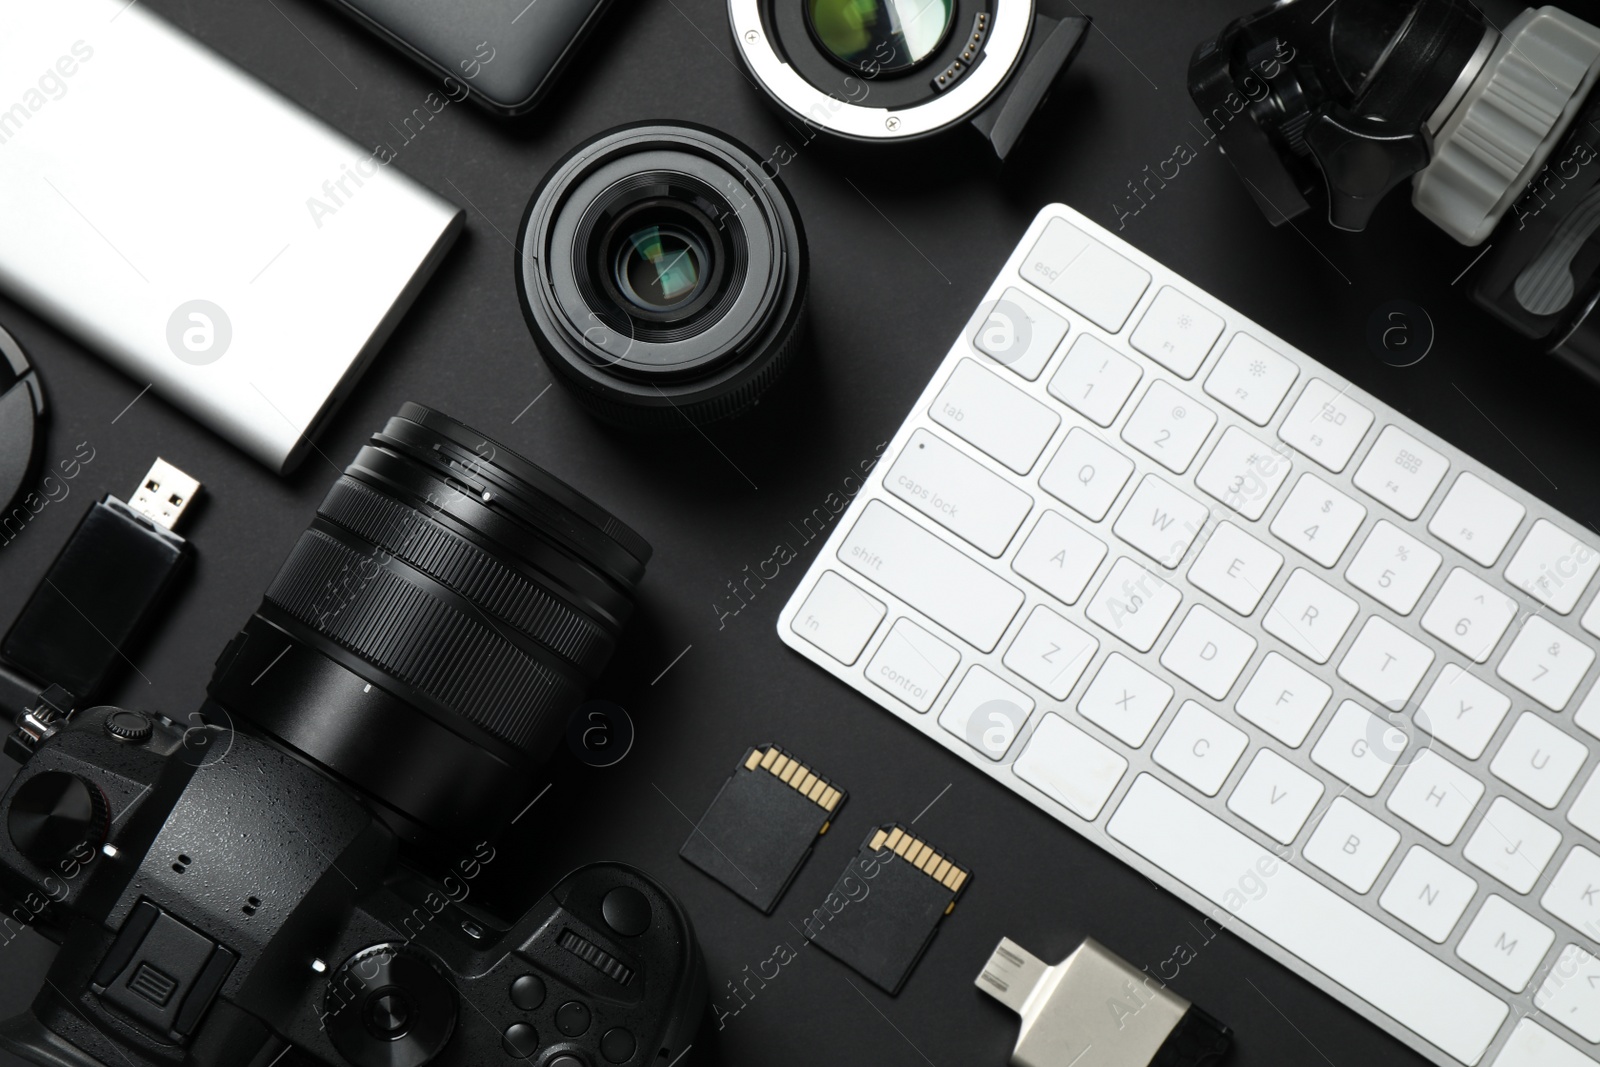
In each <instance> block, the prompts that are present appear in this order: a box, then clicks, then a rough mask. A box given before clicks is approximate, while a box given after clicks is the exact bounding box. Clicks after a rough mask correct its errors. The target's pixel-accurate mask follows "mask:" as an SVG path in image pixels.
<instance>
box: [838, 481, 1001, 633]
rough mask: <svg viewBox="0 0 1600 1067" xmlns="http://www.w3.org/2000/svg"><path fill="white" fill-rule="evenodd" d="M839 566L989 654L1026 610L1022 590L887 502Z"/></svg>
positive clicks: (859, 530) (860, 528)
mask: <svg viewBox="0 0 1600 1067" xmlns="http://www.w3.org/2000/svg"><path fill="white" fill-rule="evenodd" d="M839 561H840V562H841V563H843V564H844V565H845V566H847V567H850V568H851V569H852V570H854V571H856V572H858V573H860V574H863V575H865V576H866V577H868V578H870V579H871V580H872V581H874V582H876V583H877V584H878V585H879V586H880V587H882V588H883V589H885V590H887V591H888V592H890V593H893V594H894V595H895V596H897V597H899V598H900V599H901V600H903V601H905V602H906V603H907V604H910V605H911V606H912V607H914V608H916V609H917V610H918V611H921V612H922V613H923V614H925V615H927V616H928V617H929V618H930V619H932V620H933V621H934V622H936V623H938V624H939V625H940V626H943V627H944V628H945V629H947V630H949V631H950V632H951V633H953V634H955V635H956V636H957V637H960V638H961V639H962V640H964V641H968V642H970V643H971V644H972V645H973V647H975V648H977V649H979V650H981V651H983V652H993V651H994V647H995V645H997V644H999V643H1000V636H1001V635H1002V634H1004V633H1005V632H1006V627H1007V626H1009V625H1010V624H1011V620H1012V619H1013V618H1014V617H1015V616H1016V614H1017V609H1018V608H1020V607H1021V606H1022V599H1023V597H1022V591H1021V590H1020V589H1018V588H1016V587H1015V586H1013V585H1011V584H1010V583H1008V582H1006V581H1005V580H1004V579H1002V578H1000V577H999V576H997V575H995V574H994V573H993V572H992V571H990V570H988V569H987V568H985V567H984V566H983V565H982V564H980V563H978V562H977V561H975V560H973V559H972V558H971V557H969V556H967V555H966V554H965V553H963V552H961V551H959V550H957V549H955V548H952V547H951V546H950V545H948V544H946V543H945V542H944V541H942V540H940V539H939V538H938V537H937V536H935V535H934V534H931V533H929V532H928V531H927V530H925V529H923V528H922V527H921V526H918V525H917V524H916V523H915V522H912V521H911V520H910V519H908V518H906V517H905V516H904V515H901V514H900V513H899V512H897V511H895V509H894V508H892V507H890V506H889V505H888V504H885V503H884V502H883V501H881V500H873V501H871V502H869V503H868V504H867V506H866V509H865V510H864V511H862V513H861V518H859V519H857V520H856V524H855V526H853V527H852V528H851V530H850V535H849V536H848V537H846V538H845V539H844V543H843V544H842V545H840V546H839Z"/></svg>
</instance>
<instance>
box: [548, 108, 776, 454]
mask: <svg viewBox="0 0 1600 1067" xmlns="http://www.w3.org/2000/svg"><path fill="white" fill-rule="evenodd" d="M517 251H518V255H517V285H518V291H519V293H520V295H521V298H522V308H523V312H524V315H525V316H526V318H527V321H528V326H529V329H530V330H531V331H532V332H533V335H534V339H535V341H536V342H537V343H538V346H539V350H540V353H541V354H542V355H543V356H544V358H545V361H546V362H547V363H548V364H549V365H550V368H551V369H552V371H554V372H555V374H556V376H557V378H558V379H559V380H561V381H562V382H563V383H564V384H565V385H567V386H568V387H570V388H571V389H572V391H573V393H574V395H575V396H576V397H577V398H578V400H579V401H580V402H582V403H583V404H584V406H585V407H587V408H588V409H589V410H590V411H591V412H593V413H594V414H596V415H598V416H600V417H601V418H603V419H605V420H607V421H609V422H612V423H616V424H620V425H626V426H633V427H640V428H647V429H650V428H656V429H664V428H681V427H683V426H684V425H685V421H686V420H687V421H688V422H690V423H694V424H702V423H707V422H712V421H715V420H717V419H721V418H727V417H730V416H733V415H737V414H740V413H742V412H743V411H745V410H747V409H748V408H750V407H751V406H753V405H754V404H755V403H756V402H757V401H758V400H759V399H760V396H761V394H762V393H763V392H764V391H765V390H766V389H767V387H768V386H770V385H771V384H772V382H773V381H775V380H776V379H777V377H778V376H779V375H780V374H782V372H783V371H784V369H785V368H786V367H787V365H788V363H789V362H790V360H791V359H792V357H793V355H794V352H795V349H796V345H797V341H798V335H799V332H800V326H801V322H802V316H803V311H804V306H805V294H806V272H807V258H806V246H805V236H804V233H803V231H802V229H801V226H800V220H799V216H798V215H797V213H796V212H795V209H794V205H793V203H792V202H791V201H790V200H789V197H788V194H787V193H786V192H785V191H784V190H783V188H782V186H781V185H780V184H779V183H778V182H777V181H776V179H774V178H772V177H770V176H769V175H767V174H766V173H765V172H764V171H763V170H762V168H761V164H760V163H759V162H758V161H757V160H756V159H755V158H754V157H753V156H752V155H751V154H750V153H749V152H748V151H747V150H746V149H744V148H743V147H742V146H740V145H737V144H735V143H734V142H732V141H729V140H727V139H726V138H723V137H721V136H720V135H717V134H714V133H712V132H710V131H708V130H702V129H699V128H697V127H692V126H666V125H659V124H647V125H640V126H631V127H624V128H622V129H618V130H613V131H610V132H608V133H605V134H602V135H601V136H599V137H598V138H596V139H594V140H592V141H590V142H588V143H586V144H584V145H581V146H580V147H579V148H577V149H576V150H574V151H573V152H572V153H571V154H570V155H568V156H567V157H566V159H564V160H563V161H562V162H560V163H558V164H557V165H556V166H555V167H554V168H553V169H552V170H551V171H550V173H549V174H548V175H546V177H545V179H544V181H543V182H542V183H541V184H540V186H539V189H538V190H537V191H536V192H535V194H534V197H533V200H532V202H531V203H530V204H529V206H528V212H527V214H526V216H525V217H524V219H523V224H522V230H521V232H520V234H519V237H518V241H517Z"/></svg>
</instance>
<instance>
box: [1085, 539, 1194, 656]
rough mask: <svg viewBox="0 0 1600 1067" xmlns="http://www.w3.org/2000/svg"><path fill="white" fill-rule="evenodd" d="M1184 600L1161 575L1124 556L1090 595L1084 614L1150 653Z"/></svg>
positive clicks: (1135, 646) (1141, 650)
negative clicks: (1168, 621)
mask: <svg viewBox="0 0 1600 1067" xmlns="http://www.w3.org/2000/svg"><path fill="white" fill-rule="evenodd" d="M1182 600H1183V594H1182V593H1180V592H1178V590H1177V589H1176V588H1175V587H1174V586H1171V585H1168V584H1167V583H1166V582H1165V581H1163V580H1162V578H1161V576H1160V575H1158V574H1156V573H1155V572H1154V571H1150V570H1147V569H1145V568H1144V567H1142V566H1140V565H1139V564H1137V563H1135V562H1133V560H1131V559H1129V558H1128V557H1126V556H1123V557H1122V558H1121V559H1119V560H1117V562H1116V563H1114V564H1112V565H1111V573H1110V574H1108V575H1106V580H1105V581H1103V582H1101V583H1100V588H1099V589H1097V590H1096V591H1095V592H1094V594H1093V595H1092V596H1090V598H1089V607H1088V608H1087V610H1086V611H1085V612H1084V614H1086V615H1088V616H1089V618H1090V619H1092V620H1093V621H1094V622H1096V623H1098V624H1099V625H1101V626H1103V627H1105V628H1106V629H1107V630H1108V631H1110V632H1111V633H1113V634H1115V635H1116V636H1117V637H1120V638H1122V640H1124V641H1126V642H1128V644H1130V645H1132V646H1133V647H1134V648H1136V649H1138V650H1139V651H1140V652H1149V651H1150V649H1151V647H1152V646H1154V645H1155V643H1156V638H1158V637H1160V636H1161V631H1162V629H1163V628H1164V627H1165V626H1166V625H1167V620H1168V619H1170V618H1172V613H1173V612H1175V611H1177V610H1178V604H1179V603H1181V602H1182Z"/></svg>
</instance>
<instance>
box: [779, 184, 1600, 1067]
mask: <svg viewBox="0 0 1600 1067" xmlns="http://www.w3.org/2000/svg"><path fill="white" fill-rule="evenodd" d="M1596 543H1600V537H1596V536H1594V535H1593V534H1592V533H1590V532H1589V531H1587V530H1585V529H1584V528H1583V527H1582V526H1581V525H1580V524H1579V523H1577V522H1574V521H1573V520H1572V519H1570V518H1568V517H1567V516H1565V515H1562V514H1560V513H1559V512H1557V511H1555V510H1554V509H1552V508H1550V507H1549V506H1547V505H1545V504H1544V503H1542V502H1541V501H1539V500H1538V499H1536V498H1534V497H1532V496H1530V495H1528V494H1527V493H1525V492H1523V491H1522V490H1520V489H1518V488H1517V487H1516V486H1514V485H1512V484H1511V483H1510V482H1508V481H1506V480H1505V479H1504V478H1501V477H1500V476H1499V475H1497V474H1495V473H1494V472H1492V471H1490V470H1488V469H1486V468H1485V467H1483V466H1482V465H1481V464H1479V463H1477V462H1476V461H1474V460H1473V459H1471V458H1470V457H1469V456H1467V455H1466V454H1465V453H1463V452H1462V451H1460V450H1459V449H1457V448H1454V447H1452V446H1451V445H1449V444H1447V443H1446V442H1444V441H1442V440H1440V439H1439V438H1438V437H1436V436H1434V435H1433V434H1431V433H1429V432H1428V431H1427V430H1424V429H1423V428H1421V427H1420V426H1418V425H1417V424H1416V423H1414V422H1412V421H1411V420H1410V419H1408V418H1406V417H1405V416H1404V415H1402V414H1400V413H1399V412H1397V411H1395V410H1394V409H1392V408H1390V407H1389V406H1387V405H1386V404H1383V403H1382V402H1380V401H1379V400H1377V399H1376V398H1374V397H1372V396H1369V395H1368V394H1366V393H1364V392H1362V391H1361V390H1359V389H1357V388H1355V387H1354V386H1352V385H1351V384H1350V383H1349V382H1347V381H1345V380H1344V379H1343V378H1341V377H1340V376H1339V375H1337V374H1334V373H1332V372H1330V371H1329V370H1327V369H1326V368H1325V367H1323V366H1322V365H1321V364H1319V363H1317V362H1316V361H1315V360H1314V359H1312V358H1311V357H1310V356H1307V355H1305V354H1304V353H1302V352H1300V351H1298V350H1297V349H1295V348H1294V347H1293V346H1292V345H1290V344H1288V343H1287V342H1285V341H1284V340H1282V339H1281V338H1278V337H1275V336H1273V335H1272V334H1270V333H1268V332H1267V331H1265V330H1263V329H1261V328H1260V327H1259V326H1257V325H1256V324H1255V323H1253V322H1251V321H1250V320H1249V319H1247V318H1245V317H1244V316H1243V315H1241V314H1239V313H1238V312H1237V311H1235V310H1233V309H1232V308H1230V307H1227V306H1225V305H1223V304H1221V303H1219V302H1218V301H1217V300H1215V299H1213V298H1212V297H1211V296H1209V295H1208V294H1207V293H1205V292H1203V291H1201V290H1200V289H1198V288H1197V287H1195V286H1194V285H1192V284H1190V283H1189V282H1187V281H1185V280H1184V279H1183V278H1181V277H1179V276H1177V275H1176V274H1174V273H1173V272H1172V271H1170V270H1167V269H1166V268H1165V267H1163V266H1162V265H1161V264H1159V263H1157V262H1156V261H1155V260H1153V259H1151V258H1150V257H1148V256H1146V255H1143V254H1142V253H1140V252H1139V251H1138V250H1137V249H1135V248H1133V247H1132V246H1131V245H1128V244H1126V243H1125V242H1123V241H1122V240H1120V239H1118V238H1117V237H1116V236H1115V235H1113V234H1112V233H1110V232H1109V231H1107V230H1105V229H1103V228H1102V227H1100V226H1098V225H1096V224H1095V223H1093V222H1091V221H1089V220H1088V219H1087V218H1085V217H1084V216H1082V215H1080V214H1078V213H1077V212H1075V211H1073V210H1072V209H1071V208H1068V207H1065V206H1062V205H1054V206H1051V207H1048V208H1046V209H1045V210H1044V211H1043V212H1041V213H1040V214H1039V216H1038V218H1036V219H1035V220H1034V222H1033V225H1032V226H1031V227H1029V230H1028V232H1027V234H1026V235H1025V236H1024V237H1023V239H1022V241H1021V242H1020V243H1019V244H1018V245H1017V248H1016V250H1015V251H1014V252H1013V253H1012V255H1011V258H1010V259H1009V260H1008V261H1007V262H1006V265H1005V268H1004V269H1003V270H1002V271H1001V272H1000V275H999V277H998V278H996V279H995V281H994V284H993V285H992V286H991V287H990V290H989V293H988V294H987V296H986V297H985V300H984V303H983V304H982V306H981V307H980V308H979V310H978V313H977V314H976V315H975V316H974V318H973V320H972V322H971V323H970V324H969V326H968V328H967V329H966V330H965V331H964V333H963V334H962V336H961V337H960V339H958V340H957V341H956V343H955V345H954V346H953V347H952V348H951V350H950V352H949V354H948V355H947V356H946V357H945V359H944V361H943V362H942V363H941V364H940V366H939V369H938V372H937V373H935V374H934V376H933V380H932V381H931V382H930V383H929V384H928V387H927V389H926V390H924V391H923V394H922V397H921V399H920V400H918V401H917V404H916V407H915V408H914V409H913V410H912V412H911V414H910V416H909V417H908V418H907V419H906V421H905V424H904V425H903V426H902V427H901V428H900V430H899V432H898V433H897V434H896V435H895V437H894V440H893V441H892V442H891V444H890V447H889V448H888V450H887V451H885V453H884V456H883V460H882V461H881V462H880V464H879V466H878V468H877V470H876V471H875V472H874V474H873V476H872V478H871V479H870V481H869V484H868V485H867V486H866V487H864V488H863V489H862V490H861V491H860V492H859V493H858V495H857V496H856V497H855V500H854V501H853V503H852V504H851V506H850V508H849V510H848V512H847V513H846V514H844V515H843V516H841V517H840V519H839V521H838V523H837V525H836V527H835V529H834V531H833V534H832V536H831V537H830V538H829V539H828V542H827V544H826V546H825V547H824V548H823V549H822V551H821V552H820V553H819V555H818V557H817V559H816V561H815V562H814V563H813V564H812V565H811V568H810V570H809V571H808V573H807V574H806V576H805V577H804V578H803V579H802V580H801V583H800V586H799V588H798V590H797V591H796V593H795V595H794V597H793V598H792V599H791V600H790V601H789V603H788V604H787V605H785V607H784V609H783V612H782V614H781V615H780V617H779V620H778V632H779V634H780V635H781V636H782V638H783V640H784V641H785V642H786V643H787V644H789V645H790V646H791V647H793V648H794V649H795V650H796V651H798V652H800V653H801V654H802V655H804V656H806V657H807V658H809V659H811V660H812V661H813V662H815V663H817V664H818V665H819V666H821V667H823V668H824V669H825V670H827V671H829V672H831V673H832V674H834V675H836V676H837V677H838V678H840V679H841V680H843V681H845V682H846V683H847V684H849V685H851V686H852V687H854V688H855V689H857V690H858V691H860V692H861V693H863V694H865V695H866V696H868V697H870V698H872V699H873V700H875V701H876V702H877V703H879V704H881V705H882V706H883V707H885V708H887V709H888V710H889V711H891V712H893V713H894V714H895V715H896V716H898V717H899V718H901V719H903V720H904V721H905V722H907V723H908V724H910V725H911V727H912V728H914V729H916V730H919V731H921V732H922V733H923V734H926V735H927V736H928V737H930V738H933V739H934V740H935V741H937V742H939V743H940V744H942V745H944V746H945V747H946V748H948V749H950V750H951V751H953V752H955V753H957V754H958V755H960V756H962V757H963V758H965V759H966V760H967V761H968V762H969V763H971V764H972V765H973V766H976V767H979V768H982V769H983V770H984V771H986V772H987V773H988V774H989V775H990V776H991V777H992V778H994V779H995V780H996V781H998V782H1000V783H1001V784H1003V785H1004V786H1006V787H1007V788H1009V789H1012V790H1014V791H1015V792H1017V793H1018V794H1020V795H1021V796H1023V797H1026V798H1027V799H1028V800H1030V801H1032V802H1033V803H1034V804H1036V805H1038V806H1039V807H1040V808H1042V809H1044V810H1045V811H1047V812H1049V813H1050V814H1051V815H1053V816H1054V817H1055V818H1056V819H1058V820H1059V821H1060V822H1062V823H1064V824H1066V825H1067V826H1068V827H1070V828H1072V829H1073V830H1076V831H1077V832H1078V833H1080V834H1082V835H1084V836H1085V837H1088V838H1089V839H1090V840H1092V841H1094V842H1095V843H1097V844H1098V845H1100V846H1101V847H1102V848H1104V849H1105V850H1106V851H1108V852H1110V853H1112V854H1113V855H1116V856H1118V857H1119V858H1121V859H1122V860H1124V861H1126V862H1128V863H1130V864H1132V865H1133V866H1134V867H1136V868H1138V869H1139V870H1140V871H1143V872H1144V873H1145V874H1147V875H1149V876H1150V877H1152V878H1154V879H1156V880H1157V881H1158V882H1160V883H1161V884H1163V885H1165V886H1166V887H1167V888H1169V889H1171V890H1172V891H1173V892H1175V893H1177V894H1178V895H1179V896H1180V897H1182V898H1183V899H1185V900H1187V901H1188V902H1190V903H1191V904H1193V905H1195V906H1196V907H1199V908H1201V909H1202V910H1203V911H1205V912H1207V913H1208V914H1211V915H1213V916H1215V917H1216V918H1217V920H1218V921H1219V922H1222V923H1224V924H1225V925H1226V926H1228V927H1229V928H1231V929H1233V930H1235V931H1237V932H1238V933H1240V934H1241V936H1243V937H1245V938H1246V939H1247V940H1249V941H1251V942H1252V943H1253V944H1255V945H1257V946H1258V947H1260V948H1261V949H1263V950H1264V951H1266V952H1267V953H1269V954H1270V955H1272V956H1273V957H1275V958H1277V959H1278V960H1280V961H1282V962H1284V963H1286V964H1287V965H1289V966H1290V967H1291V968H1293V969H1294V970H1295V971H1296V972H1297V973H1299V974H1301V975H1303V976H1304V977H1306V978H1307V979H1309V980H1310V981H1313V982H1315V983H1317V984H1318V985H1319V986H1321V987H1322V988H1323V989H1325V990H1327V991H1328V992H1329V993H1331V994H1333V995H1334V996H1336V997H1338V998H1339V999H1340V1000H1342V1001H1343V1002H1344V1003H1346V1004H1348V1005H1349V1006H1351V1007H1352V1008H1355V1009H1356V1010H1357V1011H1359V1012H1361V1013H1362V1014H1363V1015H1365V1016H1366V1017H1368V1018H1369V1019H1372V1020H1373V1021H1374V1022H1376V1023H1378V1024H1379V1025H1381V1026H1383V1027H1384V1028H1385V1029H1387V1030H1388V1031H1389V1032H1390V1033H1393V1034H1394V1035H1395V1036H1397V1037H1399V1038H1401V1039H1402V1040H1404V1041H1405V1042H1406V1043H1408V1044H1410V1045H1411V1046H1412V1047H1414V1048H1416V1049H1418V1050H1419V1051H1421V1052H1422V1053H1424V1054H1425V1055H1427V1056H1429V1057H1431V1058H1432V1059H1433V1060H1434V1062H1436V1063H1440V1064H1456V1063H1462V1064H1479V1063H1483V1064H1492V1065H1494V1067H1569V1065H1572V1067H1577V1065H1584V1067H1592V1064H1593V1062H1594V1060H1595V1058H1596V1057H1597V1054H1600V1045H1597V1044H1596V1042H1600V958H1597V956H1596V955H1591V953H1600V948H1597V947H1596V936H1597V931H1600V842H1597V840H1596V839H1597V837H1600V774H1596V773H1595V763H1596V761H1595V760H1594V759H1592V758H1591V750H1592V749H1595V748H1596V747H1600V740H1597V739H1600V686H1596V685H1595V679H1596V675H1597V673H1600V672H1597V671H1596V670H1595V669H1594V660H1595V650H1596V648H1600V599H1597V598H1596V597H1595V595H1594V589H1595V587H1596V586H1600V582H1595V581H1593V579H1594V575H1595V571H1596V569H1597V568H1600V554H1597V553H1596V551H1595V550H1594V548H1593V547H1592V546H1593V545H1594V544H1596Z"/></svg>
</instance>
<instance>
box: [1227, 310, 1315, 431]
mask: <svg viewBox="0 0 1600 1067" xmlns="http://www.w3.org/2000/svg"><path fill="white" fill-rule="evenodd" d="M1299 376H1300V368H1299V367H1297V366H1295V365H1294V363H1293V362H1291V361H1290V360H1289V359H1287V358H1285V357H1284V356H1282V355H1280V354H1279V353H1278V352H1276V351H1274V350H1273V349H1271V348H1268V347H1267V346H1266V345H1264V344H1262V343H1261V342H1260V341H1257V340H1256V339H1255V338H1254V337H1251V336H1250V335H1249V334H1244V333H1236V334H1234V335H1233V340H1231V341H1229V342H1228V347H1227V348H1225V349H1223V350H1222V358H1221V359H1219V360H1217V366H1216V368H1215V369H1214V370H1212V372H1211V376H1210V377H1209V378H1207V379H1206V392H1207V393H1209V394H1211V395H1212V396H1214V397H1216V398H1217V399H1218V400H1220V401H1222V402H1223V403H1224V404H1226V405H1228V406H1229V407H1230V408H1232V409H1233V410H1235V411H1237V412H1238V413H1239V414H1241V415H1243V416H1244V417H1245V418H1247V419H1249V420H1250V421H1251V422H1253V423H1255V424H1256V425H1257V426H1265V425H1266V424H1267V423H1269V422H1271V421H1272V413H1273V412H1275V411H1277V410H1278V405H1279V404H1281V403H1283V398H1284V397H1286V396H1288V395H1289V388H1290V386H1292V385H1294V380H1295V379H1296V378H1298V377H1299Z"/></svg>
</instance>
